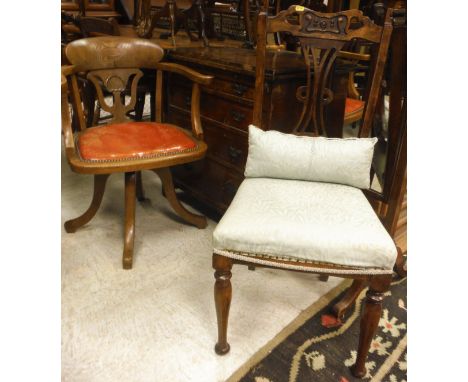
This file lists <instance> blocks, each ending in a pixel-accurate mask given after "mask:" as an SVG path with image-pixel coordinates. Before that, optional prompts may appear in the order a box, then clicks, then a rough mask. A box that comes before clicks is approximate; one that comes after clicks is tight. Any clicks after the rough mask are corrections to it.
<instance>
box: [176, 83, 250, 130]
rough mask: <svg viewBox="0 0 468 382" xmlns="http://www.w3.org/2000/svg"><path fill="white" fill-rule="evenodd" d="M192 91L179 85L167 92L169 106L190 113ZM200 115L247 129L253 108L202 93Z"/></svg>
mask: <svg viewBox="0 0 468 382" xmlns="http://www.w3.org/2000/svg"><path fill="white" fill-rule="evenodd" d="M191 98H192V93H191V90H190V88H189V87H185V86H180V87H178V88H177V90H174V91H170V92H169V106H175V107H177V108H179V109H182V110H184V111H186V112H188V113H190V108H191ZM200 115H201V116H202V117H204V118H208V119H210V120H212V121H216V122H218V123H221V124H223V125H225V126H229V127H234V128H236V129H239V130H244V131H247V129H248V126H249V124H251V123H252V118H253V109H252V108H251V107H248V106H245V105H242V104H239V103H236V102H232V101H230V100H227V99H225V98H222V97H219V96H215V95H213V94H207V93H202V94H201V99H200Z"/></svg>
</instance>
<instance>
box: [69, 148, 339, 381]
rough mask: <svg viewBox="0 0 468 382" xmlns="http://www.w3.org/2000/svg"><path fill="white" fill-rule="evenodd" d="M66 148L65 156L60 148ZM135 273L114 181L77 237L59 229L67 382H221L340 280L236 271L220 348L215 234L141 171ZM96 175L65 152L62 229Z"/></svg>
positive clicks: (85, 199) (119, 188) (82, 205)
mask: <svg viewBox="0 0 468 382" xmlns="http://www.w3.org/2000/svg"><path fill="white" fill-rule="evenodd" d="M62 152H63V150H62ZM144 184H145V189H146V193H147V197H149V199H150V200H149V201H146V202H144V203H141V204H138V206H137V211H136V240H135V259H134V268H133V269H132V270H128V271H125V270H123V269H122V267H121V260H122V246H123V238H122V236H123V176H122V175H120V174H115V175H112V176H111V177H110V178H109V181H108V185H107V190H106V194H105V195H104V200H103V203H102V206H101V209H100V210H99V212H98V214H97V215H96V217H95V218H94V219H93V220H92V221H91V222H90V223H89V224H88V225H86V226H84V227H82V228H81V229H80V230H78V231H77V232H76V233H74V234H67V233H66V232H65V231H64V229H63V226H62V381H73V382H77V381H83V382H85V381H86V382H93V381H96V382H97V381H99V382H105V381H112V382H115V381H126V382H132V381H135V382H136V381H138V382H144V381H152V382H154V381H204V382H209V381H224V380H226V379H227V378H228V377H229V376H230V375H231V374H232V373H233V372H234V371H235V370H236V369H237V368H239V367H240V366H241V365H242V364H243V363H244V362H246V361H247V360H248V359H249V357H250V356H251V355H253V354H254V353H255V352H256V351H257V350H258V349H259V348H260V347H261V346H263V345H264V344H265V343H267V342H268V341H269V340H270V339H271V338H273V337H274V336H275V335H276V334H277V333H278V332H279V331H280V330H281V329H282V328H284V327H285V326H286V325H287V324H288V323H289V322H291V321H292V320H293V319H294V318H295V317H296V316H297V315H298V314H299V313H300V312H301V311H302V310H304V309H305V308H307V307H308V306H309V305H311V304H312V303H313V302H314V301H316V300H317V299H319V297H320V296H322V295H323V294H325V293H326V292H327V291H329V290H330V289H331V288H333V287H334V286H336V285H337V284H338V283H339V282H340V281H341V279H337V278H330V279H329V281H328V282H321V281H319V280H318V279H317V278H316V276H313V275H304V274H295V273H292V272H284V271H273V270H261V269H257V270H255V271H249V270H247V268H246V267H241V266H236V267H235V268H234V269H233V278H232V283H233V301H232V307H231V316H230V327H229V338H230V343H231V352H230V353H229V354H228V355H226V356H224V357H220V356H217V355H215V353H214V351H213V347H214V344H215V340H216V317H215V309H214V302H213V283H214V277H213V270H212V268H211V248H212V247H211V236H212V231H213V229H214V227H215V225H216V223H215V222H214V221H210V222H209V225H208V227H207V228H206V229H204V230H198V229H197V228H194V227H191V226H188V225H185V224H184V223H182V222H181V221H180V220H179V219H178V218H177V217H176V216H175V215H174V214H173V213H172V211H171V210H170V208H169V206H168V204H167V202H166V200H165V198H164V197H163V196H162V195H161V191H160V190H161V187H160V183H159V181H158V179H157V178H156V176H155V175H154V174H152V173H149V172H146V173H144ZM91 195H92V177H91V176H88V175H79V174H75V173H72V172H71V171H70V169H69V167H68V164H67V163H66V160H65V158H64V156H63V154H62V223H63V222H64V221H65V220H67V219H70V218H74V217H76V216H78V215H80V214H81V213H82V212H84V211H85V209H86V208H87V207H88V203H89V202H90V200H91Z"/></svg>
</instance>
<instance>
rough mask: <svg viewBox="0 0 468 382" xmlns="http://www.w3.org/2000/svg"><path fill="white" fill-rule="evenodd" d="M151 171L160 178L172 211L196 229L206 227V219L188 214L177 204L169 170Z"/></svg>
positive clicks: (177, 200) (187, 211) (188, 212)
mask: <svg viewBox="0 0 468 382" xmlns="http://www.w3.org/2000/svg"><path fill="white" fill-rule="evenodd" d="M153 171H154V172H155V173H156V174H157V175H158V176H159V177H160V178H161V182H162V185H163V190H164V195H165V196H166V198H167V200H168V201H169V204H170V205H171V207H172V208H173V209H174V211H175V212H176V213H177V214H178V215H179V216H180V217H181V218H182V219H184V220H185V221H186V222H187V223H190V224H192V225H194V226H195V227H197V228H205V227H206V226H207V225H208V223H207V221H206V218H205V217H204V216H201V215H197V214H194V213H192V212H190V211H189V210H187V209H186V208H185V207H184V206H183V205H182V204H181V203H180V202H179V199H177V195H176V192H175V189H174V183H173V182H172V174H171V170H170V169H169V168H167V167H166V168H158V169H155V170H153Z"/></svg>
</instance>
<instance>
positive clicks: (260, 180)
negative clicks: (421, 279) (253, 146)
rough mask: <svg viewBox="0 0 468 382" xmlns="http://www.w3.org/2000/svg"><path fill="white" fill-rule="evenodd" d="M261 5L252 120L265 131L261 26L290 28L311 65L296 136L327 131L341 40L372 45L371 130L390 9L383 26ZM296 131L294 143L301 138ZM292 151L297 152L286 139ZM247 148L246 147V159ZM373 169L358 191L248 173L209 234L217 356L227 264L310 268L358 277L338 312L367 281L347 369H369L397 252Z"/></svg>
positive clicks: (354, 16) (222, 341)
mask: <svg viewBox="0 0 468 382" xmlns="http://www.w3.org/2000/svg"><path fill="white" fill-rule="evenodd" d="M265 9H267V2H265V4H264V6H263V10H262V12H260V14H259V16H258V28H257V31H258V39H257V41H258V45H257V67H256V93H255V94H256V95H255V97H256V98H255V105H254V114H253V124H254V125H256V126H259V127H261V128H263V129H265V130H267V129H268V127H267V126H264V125H263V123H262V121H263V120H264V116H263V110H262V109H263V108H262V106H263V102H262V101H263V92H264V91H266V90H265V86H264V78H265V61H266V57H267V55H268V52H267V49H266V45H267V33H277V32H283V31H285V32H289V33H291V34H292V35H294V36H296V37H297V38H298V40H299V42H300V44H301V53H302V57H303V59H304V61H305V63H306V66H307V74H306V78H307V81H306V82H307V84H306V85H305V86H302V87H300V88H299V89H298V91H297V93H296V94H297V98H298V100H299V101H300V102H302V103H303V105H304V107H303V110H302V113H301V114H300V116H299V119H298V121H297V122H296V124H295V126H296V129H295V131H296V132H297V133H298V134H299V133H301V132H304V131H306V130H307V129H308V127H309V126H311V125H312V131H313V132H315V133H316V134H322V135H323V134H326V126H325V121H324V108H325V107H326V104H327V102H326V100H327V99H330V97H332V96H333V92H332V91H331V90H329V89H328V88H327V84H328V81H327V77H328V75H329V73H330V68H331V67H332V65H333V64H334V62H335V59H336V57H337V54H338V52H339V51H340V50H341V49H342V48H343V47H344V46H345V44H346V43H348V42H350V41H351V40H353V39H356V38H358V39H365V40H367V41H370V42H372V43H373V44H375V45H376V46H377V48H378V49H377V59H376V61H375V62H376V67H375V69H374V71H373V78H372V85H371V90H370V96H369V100H368V103H367V105H366V109H365V112H364V123H363V125H362V126H361V129H360V131H359V135H360V137H368V136H369V134H370V131H371V125H372V120H373V115H374V111H375V104H376V100H377V95H378V92H379V88H380V81H381V78H382V72H383V66H384V64H385V61H386V56H387V50H388V45H389V41H390V37H391V32H392V23H391V15H392V10H389V11H388V13H387V16H386V20H385V25H384V26H383V27H380V26H377V25H375V24H374V23H372V22H371V20H370V19H369V18H367V17H364V16H363V15H362V12H360V11H358V10H349V11H343V12H339V13H333V14H328V13H319V12H315V11H312V10H310V9H307V8H304V7H302V6H294V5H293V6H291V7H290V8H288V9H287V10H285V11H282V12H280V13H279V14H278V15H276V16H273V17H268V16H267V14H266V12H265V11H264V10H265ZM351 23H355V24H354V25H353V28H350V25H351ZM356 26H357V27H356ZM312 74H313V75H312ZM291 119H292V121H291V123H293V122H294V121H293V118H291ZM257 134H258V133H257ZM276 134H280V133H276ZM293 138H295V140H296V141H297V140H298V139H299V138H296V137H293ZM303 139H309V140H310V139H314V138H303ZM315 139H316V138H315ZM299 140H300V139H299ZM332 141H336V140H332ZM339 141H340V140H339ZM374 142H375V141H374ZM275 147H276V146H275ZM284 150H285V148H284V146H278V147H276V149H274V152H275V154H271V160H273V161H274V158H275V156H277V155H280V154H281V152H282V151H284ZM288 151H289V152H291V153H295V152H296V150H295V148H294V147H292V146H291V147H290V149H289V150H288ZM304 152H310V151H304ZM250 154H251V153H250V148H249V159H250ZM340 154H341V151H340ZM295 157H296V161H298V163H299V162H300V160H301V158H299V156H298V155H296V156H295ZM249 159H248V160H247V166H248V165H249ZM262 160H263V162H262V163H263V165H265V166H268V164H269V163H270V160H266V159H265V157H263V158H262ZM288 163H289V162H288ZM288 163H285V162H282V163H276V162H275V163H274V164H273V165H272V166H278V167H275V168H274V170H273V171H276V170H277V168H280V167H284V168H285V170H284V171H286V172H287V171H289V168H290V167H294V166H296V163H293V162H291V163H290V164H288ZM314 163H315V162H314ZM345 163H347V161H346V160H345ZM353 165H354V164H351V165H350V166H353ZM369 169H370V160H369V167H368V170H367V171H368V172H367V180H368V182H367V186H366V187H359V188H364V190H363V191H361V190H360V189H359V188H355V187H350V186H349V185H345V184H333V183H327V182H326V181H304V180H298V181H296V180H290V179H298V178H285V179H272V176H269V177H257V178H255V177H254V178H251V177H247V178H246V179H245V180H244V181H243V183H242V184H241V186H240V187H239V190H238V192H237V194H236V196H235V198H234V200H233V202H232V204H231V206H230V207H229V209H228V210H227V211H226V214H225V215H224V216H223V218H222V219H221V221H220V222H219V224H218V226H217V227H216V229H215V231H214V234H213V244H214V249H213V268H214V269H215V279H216V282H215V286H214V297H215V305H216V313H217V318H218V341H217V343H216V346H215V351H216V353H218V354H225V353H227V352H228V351H229V350H230V345H229V343H228V341H227V324H228V315H229V309H230V303H231V296H232V286H231V281H230V279H231V276H232V273H231V269H232V266H233V264H242V265H247V266H249V267H256V266H257V267H268V268H276V269H285V270H292V271H298V272H310V273H315V274H319V275H324V276H325V277H326V276H328V275H333V276H338V277H343V278H351V279H354V280H355V281H354V284H353V288H352V289H351V291H350V292H349V293H348V295H347V299H346V300H345V301H342V304H341V306H340V309H341V312H342V311H343V310H345V309H346V307H347V306H349V304H351V302H352V301H353V293H354V292H355V291H356V290H359V291H360V290H361V289H360V288H362V287H363V285H368V286H369V290H368V292H367V299H366V303H365V307H364V312H363V315H362V320H361V333H360V338H359V346H358V354H357V360H356V363H355V365H354V366H353V368H352V373H353V374H354V376H356V377H363V376H364V375H365V374H366V368H365V361H366V358H367V354H368V352H369V346H370V344H371V340H372V337H373V336H374V333H375V331H376V329H377V326H378V322H379V318H380V313H381V309H382V300H383V298H384V294H385V292H386V291H387V290H388V288H389V287H390V282H391V279H392V272H393V269H392V268H393V265H394V263H395V259H396V258H397V250H396V247H395V245H394V243H393V241H392V238H391V237H390V235H389V234H388V232H387V231H386V230H385V228H384V226H383V225H382V223H381V222H380V221H379V219H378V217H377V216H376V214H375V212H374V210H373V209H372V207H371V204H370V203H369V201H371V200H374V201H375V200H383V198H384V194H383V193H378V192H375V191H372V190H370V189H367V188H368V187H369V176H368V175H369V172H370V171H369ZM246 171H247V170H246ZM306 172H307V171H306ZM306 172H304V171H303V172H302V173H301V174H305V173H306ZM307 173H308V172H307ZM364 173H365V171H364ZM389 183H392V182H389ZM332 190H333V191H332ZM335 192H336V194H334V193H335ZM385 192H387V190H385ZM332 194H333V195H334V196H332ZM351 194H352V195H353V196H352V197H350V196H351ZM348 197H350V198H349V199H348ZM366 197H367V198H366ZM367 229H369V230H367ZM317 232H320V234H317ZM369 232H370V234H369ZM280 238H281V239H280ZM313 238H315V239H313ZM384 248H385V249H384ZM377 259H379V260H377Z"/></svg>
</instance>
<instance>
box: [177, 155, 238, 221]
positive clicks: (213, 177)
mask: <svg viewBox="0 0 468 382" xmlns="http://www.w3.org/2000/svg"><path fill="white" fill-rule="evenodd" d="M172 171H173V174H174V179H175V182H176V184H177V185H178V186H181V187H182V188H183V189H185V190H187V191H189V192H190V193H191V194H193V195H194V196H196V197H197V199H200V200H201V201H204V202H205V203H207V204H209V205H211V206H213V207H215V208H216V209H217V210H218V211H220V212H224V211H225V210H226V209H227V208H228V207H229V204H230V203H231V201H232V199H233V198H234V196H235V194H236V192H237V189H238V188H239V185H240V184H241V183H242V180H243V177H242V176H239V175H238V174H236V173H233V172H232V171H231V170H230V169H228V168H226V167H224V166H222V165H221V164H219V163H217V162H216V161H214V160H210V159H209V158H205V159H204V160H202V161H198V162H194V163H189V164H185V165H181V166H176V167H173V168H172Z"/></svg>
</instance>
